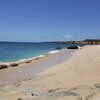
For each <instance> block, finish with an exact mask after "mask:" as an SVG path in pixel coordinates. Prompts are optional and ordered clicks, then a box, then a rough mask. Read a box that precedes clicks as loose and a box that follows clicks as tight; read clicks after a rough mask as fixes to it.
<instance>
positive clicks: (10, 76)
mask: <svg viewBox="0 0 100 100" xmlns="http://www.w3.org/2000/svg"><path fill="white" fill-rule="evenodd" d="M73 52H74V50H69V51H61V52H58V53H55V54H50V55H47V56H45V57H43V58H40V59H38V60H35V61H34V62H31V63H29V64H22V65H19V66H18V67H13V68H7V69H3V70H0V84H12V83H15V82H18V81H22V80H25V79H29V78H31V77H33V76H35V75H36V74H38V73H40V72H43V71H44V70H46V69H47V68H49V67H51V66H53V65H55V64H58V63H60V62H62V61H64V60H66V59H68V58H69V57H70V56H71V55H72V53H73Z"/></svg>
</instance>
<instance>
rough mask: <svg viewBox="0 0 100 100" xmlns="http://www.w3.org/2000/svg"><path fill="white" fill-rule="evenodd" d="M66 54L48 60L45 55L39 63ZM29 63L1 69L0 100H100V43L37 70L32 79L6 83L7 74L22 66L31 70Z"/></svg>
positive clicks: (85, 47)
mask: <svg viewBox="0 0 100 100" xmlns="http://www.w3.org/2000/svg"><path fill="white" fill-rule="evenodd" d="M65 53H66V52H64V53H63V52H62V53H55V56H53V55H54V54H53V55H51V56H52V57H49V59H47V58H48V57H47V58H45V57H44V58H41V59H40V60H37V61H36V62H37V63H40V62H42V61H46V60H50V59H51V60H52V58H54V57H56V56H57V58H58V57H60V56H59V55H60V54H61V55H65ZM62 59H63V58H62ZM55 61H56V60H55ZM57 61H58V60H57ZM33 63H34V62H32V63H29V65H30V66H31V64H33ZM46 63H47V62H46ZM49 63H51V62H49ZM29 65H27V64H25V65H22V66H18V67H14V68H7V69H3V70H0V74H1V75H2V77H0V79H1V80H2V82H1V81H0V82H1V84H0V100H100V45H88V46H84V47H82V48H81V49H78V50H76V51H75V52H73V53H71V55H70V56H69V57H67V58H66V59H63V60H60V62H59V63H56V64H55V63H53V64H51V65H50V64H49V65H50V66H51V67H48V68H46V69H45V70H42V71H39V72H38V73H35V75H33V77H30V79H28V78H27V79H24V80H22V79H21V80H19V81H16V82H15V81H14V83H13V82H11V83H10V82H4V83H3V81H4V80H5V79H6V77H5V74H4V73H8V75H9V72H10V73H12V74H13V73H15V72H14V71H17V70H19V69H21V72H23V71H22V69H24V68H25V67H26V68H27V69H28V67H29ZM45 65H48V63H47V64H45ZM27 69H26V70H27ZM23 73H24V72H23ZM31 73H32V72H31ZM1 75H0V76H1ZM19 75H20V74H19ZM24 75H26V73H25V74H24ZM13 77H14V78H15V79H16V77H15V76H13ZM6 83H9V84H6Z"/></svg>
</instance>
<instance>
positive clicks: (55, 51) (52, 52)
mask: <svg viewBox="0 0 100 100" xmlns="http://www.w3.org/2000/svg"><path fill="white" fill-rule="evenodd" d="M57 52H59V50H54V51H50V52H48V53H49V54H54V53H57Z"/></svg>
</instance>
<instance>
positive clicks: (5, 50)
mask: <svg viewBox="0 0 100 100" xmlns="http://www.w3.org/2000/svg"><path fill="white" fill-rule="evenodd" d="M59 46H60V47H62V48H66V47H68V46H70V44H66V43H26V42H25V43H24V42H0V62H12V61H17V60H20V59H27V58H31V57H36V56H39V55H46V54H48V52H50V51H54V50H55V48H56V47H59Z"/></svg>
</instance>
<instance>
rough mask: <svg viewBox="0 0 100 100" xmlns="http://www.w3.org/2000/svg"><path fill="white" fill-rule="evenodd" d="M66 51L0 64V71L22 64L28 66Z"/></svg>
mask: <svg viewBox="0 0 100 100" xmlns="http://www.w3.org/2000/svg"><path fill="white" fill-rule="evenodd" d="M65 51H67V50H66V49H62V50H53V51H49V52H48V54H45V55H39V56H36V57H31V58H27V59H19V60H17V61H12V62H0V70H1V69H5V68H9V67H16V66H20V65H23V64H28V63H32V62H34V61H35V60H38V59H40V58H42V57H45V56H48V55H51V54H55V53H59V52H65Z"/></svg>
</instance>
